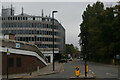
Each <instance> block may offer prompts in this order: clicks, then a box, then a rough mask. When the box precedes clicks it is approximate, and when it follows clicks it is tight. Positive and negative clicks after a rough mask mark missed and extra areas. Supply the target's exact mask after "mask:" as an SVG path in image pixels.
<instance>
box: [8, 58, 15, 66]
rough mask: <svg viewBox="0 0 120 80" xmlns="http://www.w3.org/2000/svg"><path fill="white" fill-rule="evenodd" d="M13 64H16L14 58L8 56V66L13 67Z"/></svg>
mask: <svg viewBox="0 0 120 80" xmlns="http://www.w3.org/2000/svg"><path fill="white" fill-rule="evenodd" d="M13 66H14V59H13V58H8V67H13Z"/></svg>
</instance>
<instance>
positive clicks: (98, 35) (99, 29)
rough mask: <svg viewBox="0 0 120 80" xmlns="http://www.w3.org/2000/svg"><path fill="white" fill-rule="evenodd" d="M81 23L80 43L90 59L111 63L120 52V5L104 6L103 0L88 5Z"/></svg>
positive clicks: (83, 51)
mask: <svg viewBox="0 0 120 80" xmlns="http://www.w3.org/2000/svg"><path fill="white" fill-rule="evenodd" d="M82 18H83V22H82V23H81V24H80V30H81V33H80V37H81V38H80V45H81V46H82V49H81V50H82V53H83V55H85V54H87V55H88V56H89V57H88V59H89V60H93V61H99V62H103V61H104V62H107V63H110V62H111V59H113V58H114V56H115V55H116V54H120V49H119V48H120V36H119V33H120V5H116V6H115V7H109V8H106V9H105V8H104V5H103V3H102V2H96V3H94V4H93V5H92V6H90V5H88V6H87V8H86V10H85V11H84V12H83V15H82Z"/></svg>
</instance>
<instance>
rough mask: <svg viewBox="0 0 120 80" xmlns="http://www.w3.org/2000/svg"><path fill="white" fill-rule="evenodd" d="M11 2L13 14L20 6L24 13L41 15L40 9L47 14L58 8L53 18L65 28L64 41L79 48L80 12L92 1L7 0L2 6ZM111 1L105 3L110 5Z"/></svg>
mask: <svg viewBox="0 0 120 80" xmlns="http://www.w3.org/2000/svg"><path fill="white" fill-rule="evenodd" d="M11 4H13V6H14V7H15V14H20V13H21V8H22V7H23V8H24V13H27V14H30V15H41V10H42V9H43V10H44V15H45V16H46V15H49V14H50V13H51V11H52V10H58V13H56V14H55V18H56V19H58V21H59V22H61V24H62V25H63V26H64V28H65V29H66V43H69V44H74V46H77V47H78V48H79V44H78V40H79V38H78V34H79V33H80V26H79V25H80V23H81V22H82V13H83V11H84V10H85V8H86V6H87V5H88V4H93V2H91V3H90V2H14V3H12V2H8V3H2V5H3V6H4V7H10V5H11ZM111 5H113V3H107V6H111Z"/></svg>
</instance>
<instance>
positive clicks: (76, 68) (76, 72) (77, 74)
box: [75, 66, 80, 77]
mask: <svg viewBox="0 0 120 80" xmlns="http://www.w3.org/2000/svg"><path fill="white" fill-rule="evenodd" d="M75 75H76V76H77V77H79V76H80V67H79V66H76V67H75Z"/></svg>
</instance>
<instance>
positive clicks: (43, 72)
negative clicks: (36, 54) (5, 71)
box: [3, 62, 63, 80]
mask: <svg viewBox="0 0 120 80" xmlns="http://www.w3.org/2000/svg"><path fill="white" fill-rule="evenodd" d="M62 66H63V63H58V62H55V70H54V71H53V65H52V63H50V64H48V66H45V67H43V68H41V69H40V70H39V71H34V72H32V73H23V74H13V75H8V79H9V80H16V79H23V78H34V77H37V76H44V75H50V74H56V73H59V72H60V71H61V69H62ZM6 77H7V76H3V80H4V78H6Z"/></svg>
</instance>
